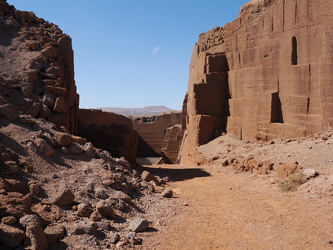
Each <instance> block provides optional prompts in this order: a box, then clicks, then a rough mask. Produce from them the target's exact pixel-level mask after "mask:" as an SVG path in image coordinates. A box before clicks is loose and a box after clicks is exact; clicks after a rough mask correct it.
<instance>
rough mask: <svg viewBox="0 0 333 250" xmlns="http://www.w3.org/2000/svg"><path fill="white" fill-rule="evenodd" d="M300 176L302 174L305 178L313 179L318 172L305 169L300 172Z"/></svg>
mask: <svg viewBox="0 0 333 250" xmlns="http://www.w3.org/2000/svg"><path fill="white" fill-rule="evenodd" d="M302 174H304V175H305V176H306V177H307V178H314V177H316V176H317V175H318V172H317V171H316V170H314V169H310V168H307V169H304V170H303V171H302Z"/></svg>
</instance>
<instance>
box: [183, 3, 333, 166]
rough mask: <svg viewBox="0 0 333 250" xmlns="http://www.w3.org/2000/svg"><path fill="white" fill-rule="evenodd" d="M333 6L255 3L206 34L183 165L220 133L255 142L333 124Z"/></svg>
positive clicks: (197, 55) (195, 58) (197, 60)
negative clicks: (198, 149) (232, 20)
mask: <svg viewBox="0 0 333 250" xmlns="http://www.w3.org/2000/svg"><path fill="white" fill-rule="evenodd" d="M332 11H333V3H331V2H327V1H324V0H318V1H309V0H297V1H296V0H292V1H286V0H253V1H251V2H249V3H247V4H245V5H244V6H243V8H242V10H241V12H240V15H239V17H238V18H237V19H236V20H235V21H234V22H232V23H228V24H227V25H226V26H225V27H216V28H214V29H213V30H210V31H208V32H206V33H204V34H201V35H200V37H199V41H198V42H197V43H196V45H195V48H194V51H193V55H192V59H191V65H190V79H189V87H188V104H187V131H186V133H187V135H188V136H187V140H186V142H185V144H186V145H183V146H182V148H183V153H182V160H183V161H184V162H186V161H191V160H190V159H191V158H192V159H193V158H195V156H196V148H197V146H198V145H202V144H205V143H207V142H208V141H210V140H211V139H213V138H215V137H217V136H219V135H220V134H221V132H228V133H233V134H235V135H236V136H237V138H239V139H243V140H250V141H256V140H270V139H273V138H277V137H280V138H282V139H286V138H290V137H298V136H306V135H311V134H313V133H316V132H319V131H325V130H328V129H330V128H332V127H333V102H332V94H333V85H332V84H331V82H332V76H331V73H330V72H331V71H332V69H333V60H332V59H333V57H332V48H333V42H332V41H333V40H332V38H333V32H332V23H333V22H332V21H333V16H332ZM184 150H185V151H184Z"/></svg>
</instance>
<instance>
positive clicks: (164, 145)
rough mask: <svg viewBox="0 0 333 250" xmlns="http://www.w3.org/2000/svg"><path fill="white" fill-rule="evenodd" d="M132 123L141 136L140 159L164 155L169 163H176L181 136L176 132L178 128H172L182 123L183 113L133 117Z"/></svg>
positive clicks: (139, 144) (139, 140) (139, 142)
mask: <svg viewBox="0 0 333 250" xmlns="http://www.w3.org/2000/svg"><path fill="white" fill-rule="evenodd" d="M132 121H133V127H134V129H135V130H136V131H137V132H138V134H139V139H138V157H149V156H150V157H153V156H155V157H156V156H161V155H162V156H163V158H164V160H165V161H166V162H168V163H172V162H173V163H174V162H175V161H176V158H177V156H175V155H176V153H175V152H176V151H177V152H178V150H179V146H180V136H179V134H178V133H177V132H176V130H177V128H171V127H173V126H175V125H177V124H181V123H182V113H181V112H172V113H168V114H163V115H157V116H152V117H133V118H132ZM169 128H170V129H169ZM180 131H181V130H180V129H179V132H180ZM166 135H167V137H166Z"/></svg>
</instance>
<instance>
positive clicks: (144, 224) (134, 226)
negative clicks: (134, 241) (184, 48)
mask: <svg viewBox="0 0 333 250" xmlns="http://www.w3.org/2000/svg"><path fill="white" fill-rule="evenodd" d="M148 227H149V221H147V220H146V219H144V218H136V219H134V220H132V221H131V223H130V225H129V227H128V229H129V230H131V231H133V232H136V233H137V232H142V231H145V230H146V229H147V228H148Z"/></svg>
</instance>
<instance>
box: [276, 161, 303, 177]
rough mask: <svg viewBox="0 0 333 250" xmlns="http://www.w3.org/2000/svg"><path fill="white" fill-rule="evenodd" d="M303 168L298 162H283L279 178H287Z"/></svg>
mask: <svg viewBox="0 0 333 250" xmlns="http://www.w3.org/2000/svg"><path fill="white" fill-rule="evenodd" d="M300 170H302V167H301V166H300V165H298V163H291V164H287V165H284V164H281V165H279V166H278V177H279V178H286V177H288V176H289V175H292V174H295V173H297V172H299V171H300Z"/></svg>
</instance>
